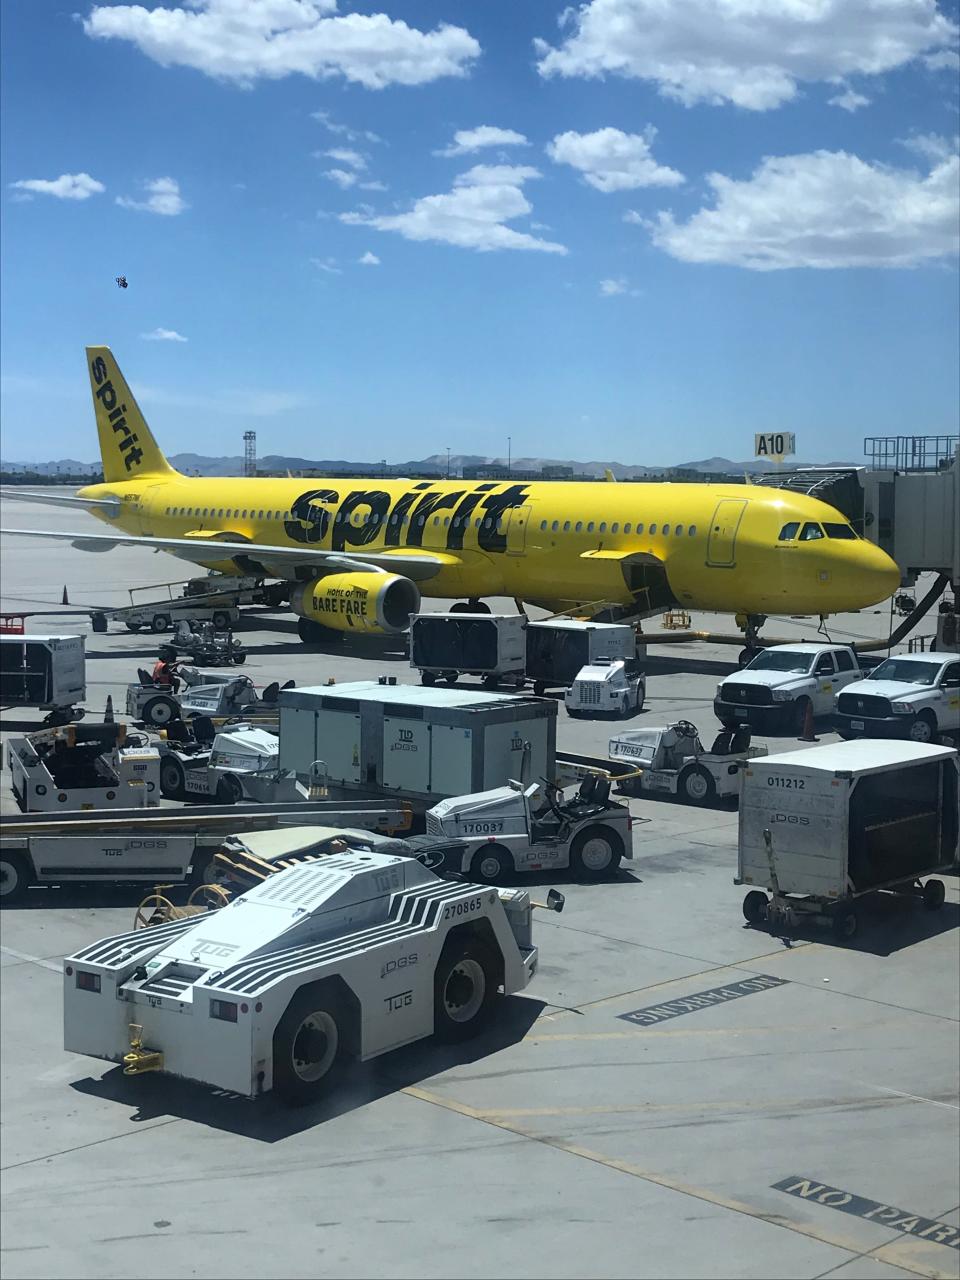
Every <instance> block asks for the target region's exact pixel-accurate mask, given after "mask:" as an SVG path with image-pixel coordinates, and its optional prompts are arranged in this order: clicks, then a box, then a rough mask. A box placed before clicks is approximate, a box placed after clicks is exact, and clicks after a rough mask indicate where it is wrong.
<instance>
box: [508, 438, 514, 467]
mask: <svg viewBox="0 0 960 1280" xmlns="http://www.w3.org/2000/svg"><path fill="white" fill-rule="evenodd" d="M512 455H513V437H512V436H507V470H508V471H512V470H513V463H512V461H511V458H512Z"/></svg>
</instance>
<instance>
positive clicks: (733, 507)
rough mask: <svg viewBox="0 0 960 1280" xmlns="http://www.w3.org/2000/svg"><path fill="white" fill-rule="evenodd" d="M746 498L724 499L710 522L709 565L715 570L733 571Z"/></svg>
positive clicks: (719, 503) (708, 540)
mask: <svg viewBox="0 0 960 1280" xmlns="http://www.w3.org/2000/svg"><path fill="white" fill-rule="evenodd" d="M746 505H747V501H746V499H745V498H723V499H722V500H721V501H720V502H718V503H717V509H716V511H714V513H713V519H712V520H711V521H710V536H709V538H708V539H707V564H708V565H710V566H711V567H712V568H715V569H732V568H733V566H734V564H736V558H737V530H738V529H739V528H740V521H741V520H742V518H743V512H744V508H745V507H746Z"/></svg>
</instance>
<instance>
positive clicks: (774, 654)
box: [744, 649, 813, 675]
mask: <svg viewBox="0 0 960 1280" xmlns="http://www.w3.org/2000/svg"><path fill="white" fill-rule="evenodd" d="M812 665H813V655H812V654H809V653H791V652H790V651H789V650H784V649H779V650H778V649H764V651H763V653H758V654H757V656H756V657H755V658H754V660H753V661H752V662H748V663H747V665H746V666H745V667H744V670H745V671H795V672H797V674H798V675H806V673H807V672H808V671H809V670H810V667H811V666H812Z"/></svg>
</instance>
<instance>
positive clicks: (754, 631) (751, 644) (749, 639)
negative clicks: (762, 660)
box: [736, 613, 767, 667]
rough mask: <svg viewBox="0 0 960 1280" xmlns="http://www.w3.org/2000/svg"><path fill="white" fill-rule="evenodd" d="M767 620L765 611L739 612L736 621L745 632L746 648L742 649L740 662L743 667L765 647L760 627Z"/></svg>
mask: <svg viewBox="0 0 960 1280" xmlns="http://www.w3.org/2000/svg"><path fill="white" fill-rule="evenodd" d="M766 620H767V615H766V614H765V613H738V614H737V616H736V623H737V626H738V627H739V628H740V630H741V631H742V632H743V636H744V640H745V641H746V648H745V649H741V650H740V657H739V662H740V666H741V667H745V666H746V665H747V663H748V662H751V661H752V660H753V659H754V658H755V657H756V656H757V654H758V653H759V652H760V650H761V648H762V647H763V646H762V645H761V644H760V643H759V640H760V628H761V627H762V626H763V624H764V623H765V622H766Z"/></svg>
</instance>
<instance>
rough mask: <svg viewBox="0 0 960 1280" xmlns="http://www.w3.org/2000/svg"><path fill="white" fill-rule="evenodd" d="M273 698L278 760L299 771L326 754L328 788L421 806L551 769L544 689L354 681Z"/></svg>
mask: <svg viewBox="0 0 960 1280" xmlns="http://www.w3.org/2000/svg"><path fill="white" fill-rule="evenodd" d="M279 701H280V768H281V769H283V770H287V771H289V772H291V773H294V774H296V775H297V777H298V778H300V779H301V780H304V781H305V780H307V779H308V778H309V776H310V772H311V766H312V765H313V764H314V763H315V762H322V765H323V769H322V771H321V772H322V773H323V775H324V776H325V778H326V780H327V783H328V785H329V786H330V788H331V794H333V795H336V794H347V795H357V794H360V795H382V794H385V793H392V792H402V793H404V795H405V797H406V798H407V799H409V800H410V802H411V803H412V804H413V806H414V808H415V809H417V810H418V811H419V812H423V811H424V810H425V809H426V808H427V807H429V804H433V803H434V802H435V801H436V800H438V799H440V798H442V797H444V796H459V795H467V794H470V793H473V792H476V791H489V790H490V788H491V787H501V786H505V785H506V783H507V782H508V781H509V780H510V779H511V778H515V779H517V780H518V781H531V782H535V781H537V779H539V778H541V777H548V778H549V777H552V776H553V773H554V767H555V761H556V717H557V708H556V704H555V703H554V702H549V701H547V700H545V699H542V698H526V697H522V696H520V697H516V696H511V695H508V694H496V693H478V692H467V691H465V690H461V689H422V688H419V687H418V686H416V685H381V684H377V683H374V682H373V681H357V682H356V683H350V684H341V685H336V686H334V687H327V686H325V687H321V688H314V689H309V688H307V689H289V690H281V692H280V699H279ZM428 802H429V804H428Z"/></svg>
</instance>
